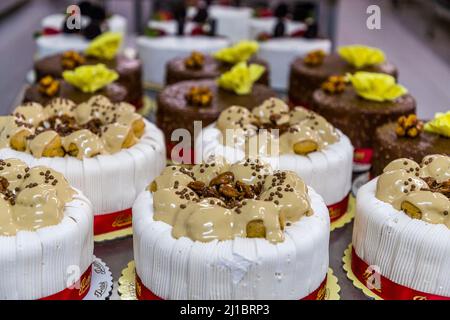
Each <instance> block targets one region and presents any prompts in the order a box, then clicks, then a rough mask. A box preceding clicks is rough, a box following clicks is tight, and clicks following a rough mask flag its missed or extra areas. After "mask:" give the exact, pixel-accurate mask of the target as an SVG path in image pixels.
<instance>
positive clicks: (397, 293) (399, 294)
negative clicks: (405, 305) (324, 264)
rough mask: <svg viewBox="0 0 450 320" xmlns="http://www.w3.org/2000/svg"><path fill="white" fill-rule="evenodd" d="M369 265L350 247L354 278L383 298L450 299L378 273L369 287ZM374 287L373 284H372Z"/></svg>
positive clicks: (371, 274) (370, 275)
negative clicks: (377, 277)
mask: <svg viewBox="0 0 450 320" xmlns="http://www.w3.org/2000/svg"><path fill="white" fill-rule="evenodd" d="M371 270H372V269H371V268H370V266H369V265H368V264H367V263H366V262H365V261H364V260H362V259H361V258H360V257H358V255H357V254H356V251H355V249H354V248H352V271H353V274H354V275H355V276H356V278H357V279H358V280H359V281H360V282H361V283H362V284H363V285H364V286H366V287H367V288H368V289H369V290H370V291H372V292H373V293H375V294H376V295H377V296H379V297H380V298H382V299H384V300H450V297H444V296H439V295H436V294H430V293H425V292H421V291H418V290H415V289H411V288H408V287H405V286H403V285H401V284H398V283H395V282H393V281H391V280H389V279H388V278H386V277H384V276H383V275H381V274H379V283H378V284H377V286H376V288H369V287H368V286H367V285H366V284H367V280H369V278H370V277H372V276H373V272H372V271H371ZM374 287H375V286H374Z"/></svg>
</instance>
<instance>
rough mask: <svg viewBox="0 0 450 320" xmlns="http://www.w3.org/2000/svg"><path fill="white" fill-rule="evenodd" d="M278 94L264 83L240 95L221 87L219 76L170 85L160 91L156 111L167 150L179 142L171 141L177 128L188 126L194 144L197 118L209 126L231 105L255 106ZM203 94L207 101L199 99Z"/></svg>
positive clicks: (249, 107) (157, 121) (250, 107)
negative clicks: (215, 78)
mask: <svg viewBox="0 0 450 320" xmlns="http://www.w3.org/2000/svg"><path fill="white" fill-rule="evenodd" d="M275 95H276V93H275V92H274V91H273V90H271V89H270V88H268V87H266V86H264V85H261V84H255V85H253V88H252V90H251V92H250V93H249V94H245V95H238V94H236V93H235V92H233V91H230V90H226V89H223V88H221V87H220V86H219V85H218V84H217V83H216V81H215V80H199V81H183V82H179V83H176V84H173V85H170V86H167V87H166V88H165V89H164V90H163V91H162V92H161V93H160V94H159V95H158V101H157V103H158V110H157V113H156V123H157V125H158V127H159V128H160V129H161V130H162V131H163V132H164V135H165V138H166V145H167V150H168V152H167V154H168V155H169V154H170V150H171V149H172V147H173V145H174V144H175V142H172V141H171V135H172V132H174V131H175V130H176V129H180V128H183V129H187V130H188V131H189V132H190V134H191V137H192V140H191V141H192V145H193V142H194V140H193V139H194V138H195V134H196V132H194V121H202V126H203V127H205V126H207V125H209V124H210V123H212V122H214V121H215V120H216V119H217V118H218V117H219V114H220V113H221V112H222V111H223V110H225V109H226V108H228V107H229V106H232V105H239V106H244V107H246V108H248V109H252V108H253V107H255V106H257V105H259V104H261V103H262V102H263V101H264V100H266V99H268V98H270V97H273V96H275ZM202 97H205V103H203V101H198V99H199V98H200V100H201V99H203V98H202Z"/></svg>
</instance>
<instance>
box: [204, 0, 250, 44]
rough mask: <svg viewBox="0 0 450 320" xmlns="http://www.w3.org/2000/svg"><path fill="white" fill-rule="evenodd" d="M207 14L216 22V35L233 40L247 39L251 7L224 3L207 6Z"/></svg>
mask: <svg viewBox="0 0 450 320" xmlns="http://www.w3.org/2000/svg"><path fill="white" fill-rule="evenodd" d="M209 15H210V16H211V18H213V19H214V20H216V22H217V27H216V28H217V29H216V33H217V35H220V36H223V37H226V38H228V39H230V40H231V41H233V42H238V41H241V40H245V39H249V32H250V19H251V17H252V15H253V9H251V8H248V7H234V6H224V5H211V6H209Z"/></svg>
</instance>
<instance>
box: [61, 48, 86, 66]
mask: <svg viewBox="0 0 450 320" xmlns="http://www.w3.org/2000/svg"><path fill="white" fill-rule="evenodd" d="M85 62H86V60H85V59H84V57H83V56H82V55H80V54H79V53H78V52H76V51H72V50H69V51H66V52H64V53H63V54H62V57H61V65H62V67H63V69H65V70H73V69H75V68H76V67H79V66H81V65H83V64H84V63H85Z"/></svg>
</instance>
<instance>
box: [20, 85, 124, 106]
mask: <svg viewBox="0 0 450 320" xmlns="http://www.w3.org/2000/svg"><path fill="white" fill-rule="evenodd" d="M58 82H59V86H58V89H57V91H56V92H55V93H54V94H51V95H48V94H46V93H45V92H42V88H41V85H40V84H39V83H36V84H32V85H30V86H28V88H27V89H26V90H25V94H24V98H23V102H38V103H40V104H42V105H46V104H48V103H49V102H50V101H51V100H52V99H53V98H56V97H58V98H65V99H69V100H72V101H73V102H75V103H77V104H79V103H82V102H86V101H88V100H89V99H90V98H91V97H93V96H95V95H103V96H105V97H107V98H109V100H111V102H113V103H115V102H122V101H126V102H129V101H127V100H126V97H127V89H126V88H125V87H124V86H122V85H121V84H119V83H116V82H113V83H111V84H108V85H107V86H105V87H104V88H102V89H100V90H98V91H96V92H93V93H89V92H83V91H81V90H80V89H78V88H76V87H74V86H73V85H71V84H69V83H67V82H66V81H64V80H58Z"/></svg>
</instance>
